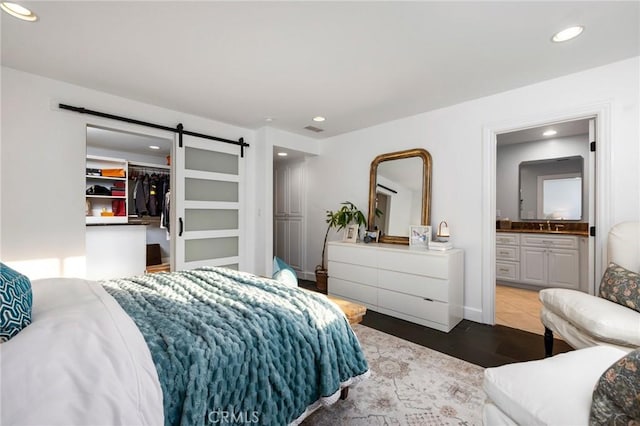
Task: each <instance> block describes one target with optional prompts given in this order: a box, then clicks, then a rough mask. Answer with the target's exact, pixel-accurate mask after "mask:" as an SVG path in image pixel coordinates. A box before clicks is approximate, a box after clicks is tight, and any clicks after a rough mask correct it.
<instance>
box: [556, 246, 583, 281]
mask: <svg viewBox="0 0 640 426" xmlns="http://www.w3.org/2000/svg"><path fill="white" fill-rule="evenodd" d="M579 267H580V257H579V255H578V251H577V250H562V249H551V250H549V253H548V270H549V285H550V286H552V287H566V288H573V289H577V288H578V286H579V276H580V274H579V272H578V271H579V270H580V269H579Z"/></svg>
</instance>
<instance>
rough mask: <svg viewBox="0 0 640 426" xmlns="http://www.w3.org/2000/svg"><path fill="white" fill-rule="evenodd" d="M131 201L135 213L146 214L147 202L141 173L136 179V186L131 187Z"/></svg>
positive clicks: (140, 215) (139, 215)
mask: <svg viewBox="0 0 640 426" xmlns="http://www.w3.org/2000/svg"><path fill="white" fill-rule="evenodd" d="M133 202H134V204H135V206H136V214H137V215H138V217H142V215H144V214H148V211H147V203H146V201H145V193H144V176H143V175H138V179H137V180H136V186H135V187H134V189H133Z"/></svg>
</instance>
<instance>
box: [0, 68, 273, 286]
mask: <svg viewBox="0 0 640 426" xmlns="http://www.w3.org/2000/svg"><path fill="white" fill-rule="evenodd" d="M60 102H62V103H66V104H70V105H76V106H84V107H87V108H90V109H94V110H98V111H105V112H109V113H113V114H117V115H122V116H127V117H132V118H136V119H139V120H144V121H150V122H154V123H159V124H165V125H168V126H173V125H177V124H178V123H183V125H184V127H185V128H186V129H187V130H191V131H196V132H201V133H206V134H212V135H215V136H219V137H223V138H228V139H234V140H237V139H238V138H240V137H244V139H245V142H247V143H249V144H251V147H249V148H248V149H247V150H246V154H247V157H246V158H247V162H246V170H247V183H246V187H245V190H246V198H247V203H246V205H247V208H246V211H245V213H246V217H245V218H244V219H243V220H245V221H246V228H247V229H248V230H254V229H255V221H254V220H253V218H254V217H255V208H256V204H255V202H254V201H253V200H254V198H255V197H254V195H255V193H254V191H255V185H254V184H253V182H254V180H255V175H254V171H255V167H256V163H257V162H256V158H255V156H256V155H259V152H260V149H259V147H257V148H258V149H255V148H254V144H253V142H254V140H255V131H252V130H248V129H244V128H240V127H236V126H231V125H228V124H224V123H220V122H216V121H212V120H207V119H204V118H201V117H197V116H193V115H189V114H185V113H182V112H178V111H172V110H169V109H165V108H160V107H156V106H152V105H148V104H143V103H140V102H135V101H131V100H128V99H125V98H122V97H118V96H112V95H109V94H106V93H102V92H97V91H94V90H89V89H86V88H82V87H79V86H74V85H71V84H67V83H63V82H60V81H56V80H51V79H46V78H42V77H39V76H35V75H32V74H27V73H23V72H20V71H16V70H13V69H10V68H2V145H1V150H2V156H1V161H2V163H1V166H2V167H1V170H0V175H1V178H0V181H1V183H2V187H1V196H0V197H1V210H0V231H1V235H2V240H1V241H0V258H1V259H2V261H3V262H6V263H9V264H11V265H14V266H16V267H19V268H20V270H22V271H25V273H27V274H28V275H29V276H30V277H32V278H36V277H44V276H84V275H85V221H84V179H83V176H84V168H85V138H86V125H87V124H94V125H98V126H102V127H108V128H113V129H121V130H125V131H131V132H136V133H142V134H148V135H152V136H158V137H164V138H166V137H170V138H172V137H173V135H171V133H167V132H164V131H159V130H155V129H151V128H146V127H140V126H134V125H129V124H126V123H120V122H116V121H113V120H106V119H100V118H98V117H91V116H88V115H83V114H78V113H75V112H69V111H63V110H60V109H58V108H57V107H55V106H56V105H57V104H58V103H60ZM259 163H261V162H259ZM251 235H252V234H251V233H248V235H246V237H247V238H245V239H244V241H245V245H244V246H242V247H241V248H240V250H241V252H242V253H244V254H245V256H244V259H245V264H244V265H242V266H241V267H242V268H243V269H244V270H249V271H252V270H254V268H255V252H256V250H253V248H254V246H253V244H250V247H248V245H247V244H246V242H247V241H248V240H250V239H251ZM249 248H250V249H249Z"/></svg>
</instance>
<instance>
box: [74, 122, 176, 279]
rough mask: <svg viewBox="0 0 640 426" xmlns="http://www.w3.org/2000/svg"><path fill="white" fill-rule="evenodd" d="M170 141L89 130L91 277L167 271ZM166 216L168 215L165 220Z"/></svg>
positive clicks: (88, 247) (87, 180) (88, 257)
mask: <svg viewBox="0 0 640 426" xmlns="http://www.w3.org/2000/svg"><path fill="white" fill-rule="evenodd" d="M172 143H173V141H172V140H171V139H160V138H154V137H150V136H145V135H138V134H132V133H126V132H121V131H116V130H110V129H103V128H98V127H92V126H87V144H86V149H87V160H86V172H85V200H86V212H85V216H86V219H85V222H86V225H87V232H86V262H87V277H88V278H90V279H108V278H117V277H122V276H131V275H139V274H143V273H145V272H150V271H154V272H156V271H168V270H170V266H169V265H170V262H171V256H172V249H171V237H170V233H169V232H168V228H169V226H168V224H169V220H170V210H169V208H170V203H167V201H168V199H169V197H170V189H171V166H170V165H168V164H167V163H168V162H169V160H170V155H171V147H172ZM163 213H164V214H163Z"/></svg>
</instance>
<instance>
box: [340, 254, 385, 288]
mask: <svg viewBox="0 0 640 426" xmlns="http://www.w3.org/2000/svg"><path fill="white" fill-rule="evenodd" d="M328 265H329V266H328V268H329V269H328V271H329V277H330V278H340V279H342V280H347V281H353V282H356V283H361V284H366V285H370V286H375V285H376V283H377V282H378V270H377V269H375V268H371V267H368V266H361V265H352V264H350V263H342V262H334V261H331V260H330V261H329V264H328Z"/></svg>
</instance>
